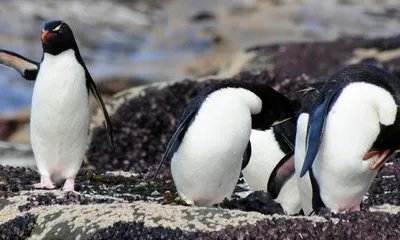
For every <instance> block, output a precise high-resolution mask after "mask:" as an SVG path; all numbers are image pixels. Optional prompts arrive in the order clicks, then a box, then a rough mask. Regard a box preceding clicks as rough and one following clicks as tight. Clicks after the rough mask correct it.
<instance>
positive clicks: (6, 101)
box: [0, 69, 33, 116]
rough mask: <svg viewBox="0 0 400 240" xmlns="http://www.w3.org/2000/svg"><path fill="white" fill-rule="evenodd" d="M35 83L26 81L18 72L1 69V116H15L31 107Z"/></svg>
mask: <svg viewBox="0 0 400 240" xmlns="http://www.w3.org/2000/svg"><path fill="white" fill-rule="evenodd" d="M32 90H33V82H28V81H26V80H24V79H23V78H22V77H21V76H20V75H19V74H18V73H17V72H16V71H14V70H11V69H0V115H1V116H4V115H6V116H7V115H13V114H14V113H15V112H19V111H21V110H24V109H26V108H29V107H30V104H31V98H32Z"/></svg>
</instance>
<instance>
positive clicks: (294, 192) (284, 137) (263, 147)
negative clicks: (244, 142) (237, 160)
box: [242, 116, 301, 215]
mask: <svg viewBox="0 0 400 240" xmlns="http://www.w3.org/2000/svg"><path fill="white" fill-rule="evenodd" d="M295 133H296V124H295V118H294V116H293V117H292V118H289V119H285V120H284V121H281V122H277V123H275V124H273V126H272V127H271V128H269V129H267V130H265V131H261V130H254V129H253V130H252V131H251V135H250V143H251V156H250V159H249V162H248V164H247V166H246V167H245V168H244V169H243V170H242V173H243V177H244V178H245V179H246V182H247V183H248V185H249V186H250V188H251V189H252V190H253V191H266V192H268V193H270V194H271V196H272V198H273V199H274V200H275V201H276V202H278V203H279V204H281V206H282V208H283V210H284V211H285V213H286V214H290V215H293V214H298V213H299V212H300V210H301V204H300V196H299V191H298V189H297V181H296V177H295V175H294V171H295V169H294V142H295Z"/></svg>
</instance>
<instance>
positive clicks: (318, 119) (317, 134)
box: [300, 89, 338, 177]
mask: <svg viewBox="0 0 400 240" xmlns="http://www.w3.org/2000/svg"><path fill="white" fill-rule="evenodd" d="M337 92H338V91H337V90H334V89H333V90H331V91H330V92H328V94H326V95H325V96H324V98H323V101H322V102H321V103H320V104H319V105H318V106H317V107H316V108H314V109H313V111H311V113H310V118H309V120H308V129H307V136H306V140H307V141H306V157H305V159H304V163H303V167H302V169H301V172H300V177H303V176H304V175H305V174H306V173H307V172H308V171H309V170H310V168H311V166H312V164H313V162H314V160H315V157H316V156H317V153H318V150H319V146H320V144H321V140H322V136H323V132H324V127H325V120H326V117H327V115H328V111H329V109H330V106H331V104H332V102H333V101H332V100H333V99H334V97H335V96H336V93H337Z"/></svg>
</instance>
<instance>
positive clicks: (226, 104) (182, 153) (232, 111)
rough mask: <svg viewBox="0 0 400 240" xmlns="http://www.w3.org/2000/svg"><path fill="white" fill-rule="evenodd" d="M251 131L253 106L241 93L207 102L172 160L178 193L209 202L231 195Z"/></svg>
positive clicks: (189, 199) (191, 200)
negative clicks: (251, 107)
mask: <svg viewBox="0 0 400 240" xmlns="http://www.w3.org/2000/svg"><path fill="white" fill-rule="evenodd" d="M228 95H229V94H228ZM216 98H217V97H216ZM250 132H251V115H250V110H249V107H248V106H246V105H245V104H244V103H243V102H242V101H239V100H238V97H237V96H225V95H221V98H218V99H213V101H210V102H207V101H206V102H204V103H203V105H202V107H201V109H200V111H199V112H198V114H197V116H196V118H195V119H194V121H193V123H192V124H191V125H190V127H189V128H188V130H187V131H186V134H185V136H184V138H183V140H182V143H181V145H180V147H179V149H178V151H177V152H176V153H175V154H174V156H173V158H172V161H171V171H172V176H173V179H174V183H175V185H176V188H177V190H178V193H179V194H180V195H181V196H182V197H183V198H184V199H185V200H187V201H190V202H192V203H194V204H196V205H206V206H209V205H213V204H216V203H219V202H221V201H222V200H223V199H224V198H229V197H230V196H231V194H232V193H233V191H234V188H235V186H236V183H237V181H238V179H239V175H240V170H241V165H242V159H243V153H244V151H245V149H246V146H247V144H248V142H249V138H250Z"/></svg>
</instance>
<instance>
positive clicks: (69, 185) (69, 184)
mask: <svg viewBox="0 0 400 240" xmlns="http://www.w3.org/2000/svg"><path fill="white" fill-rule="evenodd" d="M63 191H64V192H73V193H75V194H79V193H78V192H76V191H75V179H74V178H67V179H66V180H65V183H64V186H63Z"/></svg>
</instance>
